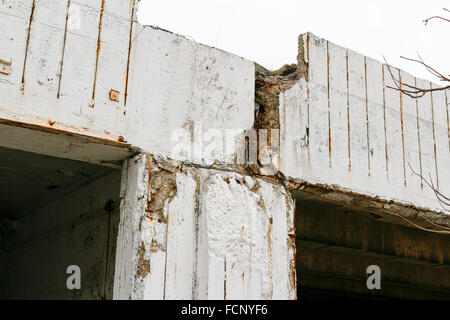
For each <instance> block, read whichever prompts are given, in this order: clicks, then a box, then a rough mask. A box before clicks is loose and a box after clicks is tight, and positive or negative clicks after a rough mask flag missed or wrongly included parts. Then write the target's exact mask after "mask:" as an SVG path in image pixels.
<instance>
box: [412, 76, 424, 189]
mask: <svg viewBox="0 0 450 320" xmlns="http://www.w3.org/2000/svg"><path fill="white" fill-rule="evenodd" d="M414 86H415V87H416V88H417V79H416V78H414ZM416 121H417V142H418V144H419V169H420V176H421V177H423V175H422V172H423V171H422V170H423V168H422V145H421V143H420V123H419V122H420V121H419V102H418V101H417V99H416ZM420 188H421V189H423V179H420Z"/></svg>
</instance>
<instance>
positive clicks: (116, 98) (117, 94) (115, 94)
mask: <svg viewBox="0 0 450 320" xmlns="http://www.w3.org/2000/svg"><path fill="white" fill-rule="evenodd" d="M119 98H120V92H119V91H117V90H114V89H111V91H109V100H111V101H116V102H119Z"/></svg>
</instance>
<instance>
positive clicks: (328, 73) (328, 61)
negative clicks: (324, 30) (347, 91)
mask: <svg viewBox="0 0 450 320" xmlns="http://www.w3.org/2000/svg"><path fill="white" fill-rule="evenodd" d="M327 96H328V162H329V166H330V168H331V167H332V157H331V106H330V52H329V43H328V41H327Z"/></svg>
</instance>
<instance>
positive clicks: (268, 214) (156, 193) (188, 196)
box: [114, 154, 296, 299]
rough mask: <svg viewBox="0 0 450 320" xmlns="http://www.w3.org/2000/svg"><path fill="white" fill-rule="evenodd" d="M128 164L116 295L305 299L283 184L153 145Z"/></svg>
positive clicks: (289, 203)
mask: <svg viewBox="0 0 450 320" xmlns="http://www.w3.org/2000/svg"><path fill="white" fill-rule="evenodd" d="M123 173H124V174H123V177H124V178H123V182H122V186H123V188H122V203H121V222H120V225H119V238H118V244H117V256H116V259H117V260H116V278H115V290H114V298H115V299H129V298H131V299H295V297H296V276H295V261H294V256H295V254H294V252H295V243H294V242H295V241H294V239H295V235H294V224H293V219H294V204H293V200H292V198H291V195H290V194H289V192H287V191H286V190H285V189H284V188H283V187H281V186H278V185H273V184H271V183H268V182H266V181H264V180H261V179H257V178H254V177H250V176H243V175H239V174H236V173H231V172H221V171H216V170H212V169H201V168H193V167H187V166H184V165H182V164H181V163H178V162H168V161H165V160H161V159H155V158H153V157H152V156H150V155H146V154H140V155H138V156H136V157H135V158H133V159H129V160H127V161H126V163H125V165H124V171H123Z"/></svg>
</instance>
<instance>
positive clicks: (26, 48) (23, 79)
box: [21, 0, 36, 94]
mask: <svg viewBox="0 0 450 320" xmlns="http://www.w3.org/2000/svg"><path fill="white" fill-rule="evenodd" d="M35 8H36V0H33V4H32V5H31V13H30V18H29V22H28V31H27V40H26V44H25V57H24V60H23V69H22V86H21V91H22V94H23V93H24V92H25V71H26V67H27V57H28V48H29V46H30V37H31V25H32V23H33V19H34V10H35Z"/></svg>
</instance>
